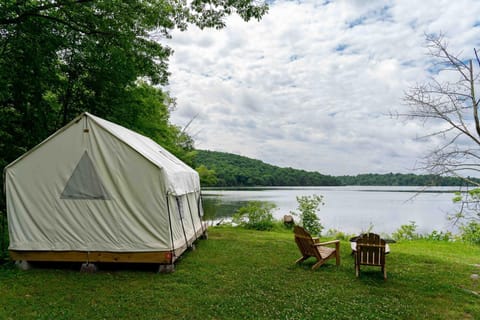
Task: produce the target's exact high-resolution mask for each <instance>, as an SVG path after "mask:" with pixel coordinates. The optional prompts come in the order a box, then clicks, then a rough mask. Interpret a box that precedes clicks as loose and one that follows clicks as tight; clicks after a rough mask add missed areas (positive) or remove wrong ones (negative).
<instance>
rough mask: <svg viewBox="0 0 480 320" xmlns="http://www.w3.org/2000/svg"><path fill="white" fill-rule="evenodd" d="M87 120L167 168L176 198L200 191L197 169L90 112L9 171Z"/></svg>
mask: <svg viewBox="0 0 480 320" xmlns="http://www.w3.org/2000/svg"><path fill="white" fill-rule="evenodd" d="M83 117H85V118H86V119H88V120H91V121H92V122H93V123H95V124H96V125H98V126H100V127H101V128H103V129H104V130H105V131H107V132H108V133H110V134H111V135H113V136H114V137H116V138H117V139H119V140H120V141H122V142H124V143H125V144H127V145H128V146H129V147H131V148H132V149H133V150H134V151H136V152H137V153H139V154H140V155H141V156H142V157H143V158H145V159H146V160H148V161H150V162H151V163H152V164H154V165H155V166H157V167H158V168H160V169H163V170H164V172H165V175H166V177H167V179H168V182H169V185H168V188H167V190H168V192H172V193H174V194H176V195H181V194H185V193H189V192H193V191H198V190H200V183H199V179H198V173H197V172H196V171H195V170H194V169H192V168H191V167H189V166H188V165H186V164H185V163H184V162H182V161H181V160H179V159H178V158H176V157H175V156H174V155H173V154H171V153H170V152H168V151H167V150H166V149H164V148H163V147H162V146H160V145H159V144H158V143H156V142H155V141H153V140H152V139H150V138H148V137H146V136H143V135H141V134H138V133H136V132H134V131H132V130H129V129H127V128H125V127H122V126H120V125H118V124H115V123H113V122H110V121H107V120H105V119H102V118H99V117H97V116H94V115H92V114H90V113H88V112H84V113H82V114H81V115H79V116H78V117H76V118H75V119H74V120H72V121H71V122H70V123H69V124H67V125H66V126H65V127H63V128H61V129H59V130H58V131H56V132H55V133H54V134H52V135H51V136H50V137H48V138H47V139H45V140H44V141H42V142H41V143H40V144H38V145H37V146H35V147H34V148H33V149H31V150H29V151H28V152H26V153H25V154H23V155H22V156H20V157H19V158H18V159H16V160H15V161H13V162H12V163H10V164H9V165H8V166H6V167H5V170H7V168H9V167H11V166H13V165H14V164H15V163H17V162H18V161H21V160H22V159H23V158H25V157H27V156H28V154H30V153H31V152H33V151H34V150H36V149H38V148H40V147H41V146H42V145H43V144H44V143H46V142H47V141H48V140H50V139H51V138H53V137H54V136H56V135H58V134H61V132H62V131H64V130H65V129H66V128H68V127H70V126H71V125H72V124H73V123H77V122H78V121H79V120H81V119H82V118H83Z"/></svg>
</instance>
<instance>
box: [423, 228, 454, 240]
mask: <svg viewBox="0 0 480 320" xmlns="http://www.w3.org/2000/svg"><path fill="white" fill-rule="evenodd" d="M422 238H425V239H427V240H433V241H452V240H454V236H453V234H452V233H451V232H450V231H447V232H443V231H437V230H433V231H432V232H431V233H430V234H428V235H426V236H424V237H422Z"/></svg>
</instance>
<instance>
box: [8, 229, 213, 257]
mask: <svg viewBox="0 0 480 320" xmlns="http://www.w3.org/2000/svg"><path fill="white" fill-rule="evenodd" d="M203 227H204V228H199V229H198V230H197V232H196V234H195V235H194V236H193V237H192V238H191V239H190V240H189V241H188V243H186V244H184V245H183V246H181V247H179V248H175V250H169V251H148V252H110V251H44V250H9V253H10V257H11V259H12V260H14V261H45V262H49V261H51V262H87V263H98V262H109V263H159V264H173V263H175V261H176V260H177V259H178V258H179V257H180V256H181V255H182V254H183V253H184V252H185V251H186V250H187V249H188V248H191V247H193V246H194V242H195V240H196V239H199V238H201V237H206V233H207V229H206V224H205V223H204V224H203Z"/></svg>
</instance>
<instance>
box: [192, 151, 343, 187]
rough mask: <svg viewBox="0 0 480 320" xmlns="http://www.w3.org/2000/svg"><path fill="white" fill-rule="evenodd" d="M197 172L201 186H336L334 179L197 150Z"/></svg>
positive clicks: (235, 156) (238, 157)
mask: <svg viewBox="0 0 480 320" xmlns="http://www.w3.org/2000/svg"><path fill="white" fill-rule="evenodd" d="M194 161H195V165H196V169H197V171H198V172H199V174H200V179H201V182H202V185H203V186H215V187H232V186H338V185H340V181H339V180H338V179H336V178H335V177H332V176H328V175H323V174H320V173H318V172H309V171H305V170H297V169H292V168H280V167H277V166H273V165H270V164H267V163H264V162H262V161H260V160H255V159H250V158H247V157H243V156H239V155H236V154H231V153H225V152H216V151H205V150H196V155H195V160H194Z"/></svg>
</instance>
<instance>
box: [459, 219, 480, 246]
mask: <svg viewBox="0 0 480 320" xmlns="http://www.w3.org/2000/svg"><path fill="white" fill-rule="evenodd" d="M460 231H461V235H460V236H461V238H462V240H463V241H466V242H470V243H472V244H480V222H477V221H470V222H469V223H467V224H464V225H462V226H461V227H460Z"/></svg>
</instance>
